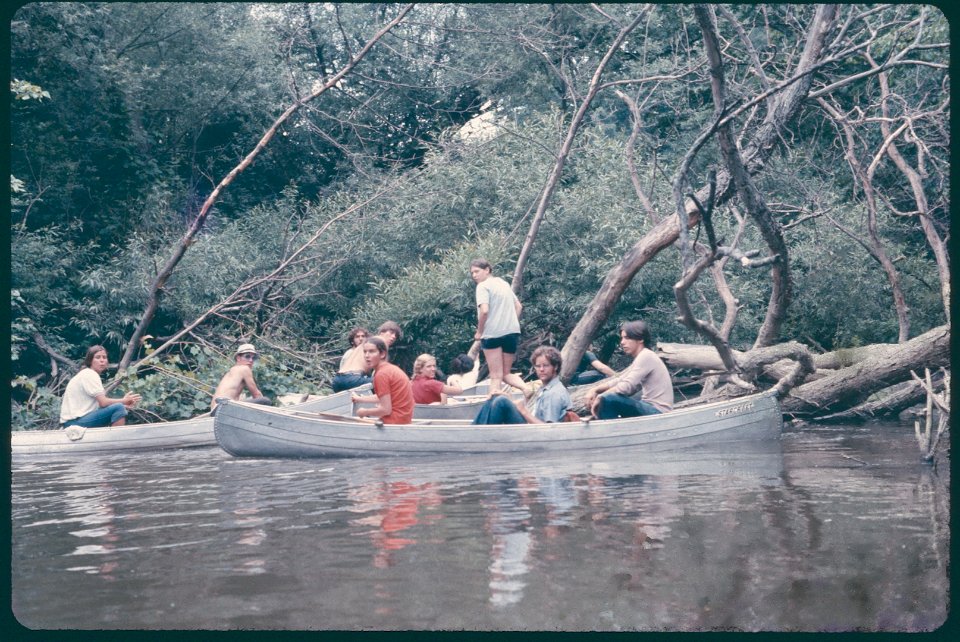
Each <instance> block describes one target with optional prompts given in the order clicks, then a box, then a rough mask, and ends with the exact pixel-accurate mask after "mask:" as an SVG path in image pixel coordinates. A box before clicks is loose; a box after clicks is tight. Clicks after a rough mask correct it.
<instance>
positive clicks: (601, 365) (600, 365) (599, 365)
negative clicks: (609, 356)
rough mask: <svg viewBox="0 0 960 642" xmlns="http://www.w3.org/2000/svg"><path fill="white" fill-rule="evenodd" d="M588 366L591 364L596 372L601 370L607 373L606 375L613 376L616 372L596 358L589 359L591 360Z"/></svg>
mask: <svg viewBox="0 0 960 642" xmlns="http://www.w3.org/2000/svg"><path fill="white" fill-rule="evenodd" d="M590 366H591V367H592V368H593V369H594V370H596V371H597V372H602V373H603V374H605V375H607V376H608V377H613V376H614V375H616V374H617V373H616V371H615V370H614V369H613V368H611V367H610V366H608V365H607V364H605V363H604V362H603V361H600V359H596V360H594V361H591V362H590Z"/></svg>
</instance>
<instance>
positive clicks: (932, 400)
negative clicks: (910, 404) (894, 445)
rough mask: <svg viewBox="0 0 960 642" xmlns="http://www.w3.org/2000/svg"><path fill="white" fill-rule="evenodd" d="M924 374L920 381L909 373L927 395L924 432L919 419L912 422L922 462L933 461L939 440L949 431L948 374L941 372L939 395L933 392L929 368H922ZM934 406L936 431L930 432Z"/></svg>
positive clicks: (912, 373) (944, 371)
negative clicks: (941, 384) (934, 407)
mask: <svg viewBox="0 0 960 642" xmlns="http://www.w3.org/2000/svg"><path fill="white" fill-rule="evenodd" d="M924 373H925V377H924V378H923V379H921V378H920V377H918V376H917V375H916V373H915V372H913V371H911V372H910V376H911V377H913V378H914V380H915V381H918V382H919V383H920V385H921V386H922V387H923V389H924V391H925V392H926V393H927V407H926V413H925V420H926V423H925V427H924V430H923V431H921V430H920V420H919V419H917V420H915V421H914V422H913V430H914V434H915V435H916V437H917V443H918V444H919V445H920V450H921V451H922V452H923V458H924V460H925V461H933V458H934V455H936V453H937V446H938V445H939V444H940V438H941V437H942V436H943V433H945V432H946V431H947V430H949V429H950V373H949V372H947V371H946V370H943V392H942V393H940V394H938V393H937V392H936V391H935V390H934V387H933V383H932V382H931V381H930V368H924ZM934 405H936V407H937V409H938V410H939V411H940V416H939V418H938V419H937V430H936V431H932V430H931V428H932V423H933V406H934Z"/></svg>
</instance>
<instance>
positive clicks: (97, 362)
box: [60, 346, 140, 428]
mask: <svg viewBox="0 0 960 642" xmlns="http://www.w3.org/2000/svg"><path fill="white" fill-rule="evenodd" d="M107 364H108V362H107V349H106V348H104V347H103V346H90V347H89V348H88V349H87V354H86V356H85V357H84V358H83V367H82V368H80V372H78V373H77V374H75V375H74V376H73V378H71V379H70V381H69V382H68V383H67V388H66V390H64V391H63V399H62V401H61V402H60V425H61V427H63V428H69V427H70V426H83V427H84V428H97V427H102V426H123V425H126V423H127V409H128V408H133V407H134V406H135V405H137V402H139V401H140V395H138V394H134V393H132V392H128V393H127V394H125V395H123V397H122V398H120V399H111V398H110V397H108V396H107V393H106V391H105V390H104V388H103V382H102V381H101V380H100V375H102V374H103V373H104V372H105V371H106V370H107Z"/></svg>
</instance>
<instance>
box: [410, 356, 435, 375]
mask: <svg viewBox="0 0 960 642" xmlns="http://www.w3.org/2000/svg"><path fill="white" fill-rule="evenodd" d="M431 362H433V363H436V362H437V358H436V357H435V356H433V355H432V354H427V353H426V352H424V353H423V354H421V355H420V356H419V357H417V359H416V361H414V362H413V376H414V377H419V376H420V373H422V372H423V369H424V368H425V367H426V366H427V364H428V363H431Z"/></svg>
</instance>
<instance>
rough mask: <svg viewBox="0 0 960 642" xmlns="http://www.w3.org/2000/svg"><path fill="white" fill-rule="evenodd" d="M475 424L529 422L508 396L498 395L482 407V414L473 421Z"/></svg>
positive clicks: (479, 413)
mask: <svg viewBox="0 0 960 642" xmlns="http://www.w3.org/2000/svg"><path fill="white" fill-rule="evenodd" d="M473 423H474V424H525V423H527V420H526V419H524V418H523V415H521V414H520V411H519V410H517V406H516V404H514V403H513V400H511V399H510V397H508V396H506V395H496V396H495V397H490V398H489V399H487V401H486V402H485V403H484V404H483V405H482V406H480V412H478V413H477V418H476V419H474V420H473Z"/></svg>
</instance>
